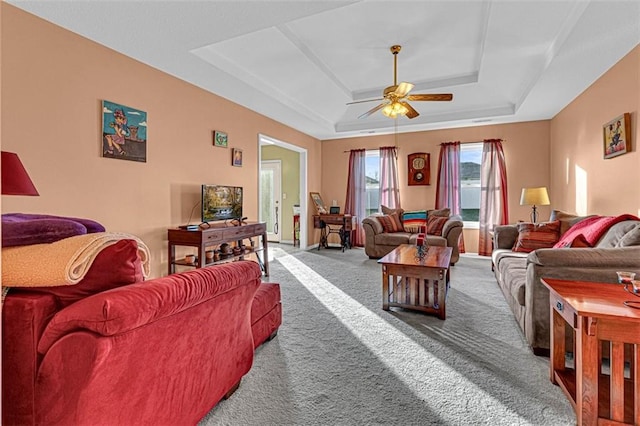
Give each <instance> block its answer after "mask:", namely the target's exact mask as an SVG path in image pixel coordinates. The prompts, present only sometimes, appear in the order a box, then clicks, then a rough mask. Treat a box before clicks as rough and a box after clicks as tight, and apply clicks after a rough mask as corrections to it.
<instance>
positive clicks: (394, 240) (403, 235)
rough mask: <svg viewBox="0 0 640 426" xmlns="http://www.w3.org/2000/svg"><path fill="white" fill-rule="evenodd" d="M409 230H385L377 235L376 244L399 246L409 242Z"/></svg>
mask: <svg viewBox="0 0 640 426" xmlns="http://www.w3.org/2000/svg"><path fill="white" fill-rule="evenodd" d="M410 236H411V234H410V233H409V232H385V233H382V234H378V235H376V236H375V238H374V239H375V241H374V242H375V244H376V245H382V246H399V245H400V244H409V237H410Z"/></svg>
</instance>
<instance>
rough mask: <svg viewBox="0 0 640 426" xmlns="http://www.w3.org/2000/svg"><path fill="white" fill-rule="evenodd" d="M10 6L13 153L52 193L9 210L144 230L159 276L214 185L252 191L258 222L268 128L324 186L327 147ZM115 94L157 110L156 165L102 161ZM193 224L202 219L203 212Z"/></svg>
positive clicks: (151, 160)
mask: <svg viewBox="0 0 640 426" xmlns="http://www.w3.org/2000/svg"><path fill="white" fill-rule="evenodd" d="M0 7H1V8H2V24H1V29H2V33H1V35H2V37H1V40H2V47H1V49H2V88H1V90H2V149H3V150H7V151H15V152H17V153H18V154H19V155H20V158H21V159H22V161H23V163H24V164H25V166H26V168H27V170H28V171H29V174H30V175H31V178H32V179H33V181H34V183H35V185H36V187H37V188H38V191H39V192H40V197H3V199H2V211H3V212H31V213H49V214H59V215H69V216H80V217H88V218H93V219H95V220H98V221H99V222H101V223H103V224H104V225H105V226H106V228H107V230H109V231H122V232H129V233H132V234H135V235H137V236H139V237H140V238H142V239H143V240H144V241H145V242H146V243H147V244H148V245H149V248H150V249H151V263H152V275H153V276H159V275H165V274H166V270H167V263H166V262H167V253H166V229H167V227H172V226H177V225H181V224H185V223H187V221H188V220H189V217H190V212H191V210H192V208H193V207H194V205H196V204H197V203H198V201H199V198H200V185H201V184H202V183H218V184H232V185H241V186H243V187H244V188H245V200H244V212H245V215H246V216H248V217H249V219H250V220H255V219H257V217H258V212H257V203H258V200H257V199H258V192H257V182H258V173H257V171H258V134H259V133H262V134H265V135H268V136H271V137H273V138H276V139H278V140H281V141H284V142H288V143H291V144H294V145H296V146H299V147H302V148H305V149H307V150H308V160H309V166H308V173H309V176H308V188H309V191H319V190H320V189H321V180H320V173H321V170H320V166H319V163H320V156H321V150H322V148H321V143H320V141H319V140H317V139H315V138H313V137H310V136H308V135H305V134H303V133H301V132H298V131H296V130H293V129H291V128H290V127H287V126H284V125H282V124H280V123H278V122H276V121H274V120H271V119H269V118H267V117H265V116H262V115H260V114H257V113H255V112H252V111H250V110H248V109H246V108H244V107H241V106H239V105H237V104H234V103H231V102H229V101H227V100H225V99H222V98H220V97H218V96H216V95H213V94H211V93H209V92H206V91H204V90H202V89H199V88H197V87H195V86H193V85H191V84H188V83H185V82H184V81H181V80H179V79H176V78H174V77H172V76H170V75H168V74H165V73H163V72H160V71H158V70H156V69H154V68H151V67H149V66H147V65H144V64H142V63H140V62H138V61H135V60H133V59H131V58H129V57H126V56H124V55H122V54H120V53H117V52H115V51H113V50H110V49H108V48H105V47H104V46H101V45H99V44H97V43H94V42H92V41H90V40H87V39H85V38H83V37H80V36H78V35H76V34H74V33H72V32H69V31H67V30H65V29H63V28H61V27H58V26H55V25H53V24H51V23H49V22H47V21H44V20H42V19H39V18H37V17H34V16H33V15H30V14H28V13H26V12H23V11H21V10H19V9H17V8H15V7H13V6H11V5H8V4H6V3H2V4H1V5H0ZM105 99H106V100H109V101H113V102H117V103H121V104H123V105H127V106H131V107H134V108H138V109H141V110H143V111H146V112H147V114H148V115H147V117H148V138H147V139H148V140H147V162H146V163H137V162H132V161H123V160H115V159H108V158H102V157H101V152H100V150H101V119H102V118H101V101H102V100H105ZM214 129H217V130H222V131H225V132H227V133H228V135H229V148H228V149H225V148H217V147H213V146H212V141H211V140H212V131H213V130H214ZM231 147H236V148H241V149H243V150H244V165H243V167H242V168H239V167H232V166H231V149H230V148H231ZM309 213H311V212H310V211H309ZM311 214H312V213H311ZM191 221H192V222H193V223H198V222H199V208H198V207H196V209H195V212H194V216H193V218H192V219H191ZM309 234H310V235H313V223H310V224H309ZM310 243H313V241H310Z"/></svg>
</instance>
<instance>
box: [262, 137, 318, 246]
mask: <svg viewBox="0 0 640 426" xmlns="http://www.w3.org/2000/svg"><path fill="white" fill-rule="evenodd" d="M268 160H281V179H280V183H281V189H280V194H281V196H280V199H279V204H278V206H279V209H278V211H279V218H278V236H279V237H280V240H279V241H280V243H281V244H294V235H295V236H296V238H295V239H296V240H297V241H296V242H297V243H298V244H299V246H300V248H301V249H303V250H304V249H306V248H307V227H308V225H307V223H308V219H307V209H308V207H307V205H308V200H307V198H308V195H307V194H308V192H307V150H306V149H305V148H301V147H299V146H296V145H293V144H290V143H288V142H283V141H280V140H278V139H274V138H272V137H270V136H266V135H264V134H258V166H259V167H260V170H258V185H257V187H258V191H259V192H258V212H259V213H260V220H261V221H264V222H266V221H267V219H266V216H265V217H263V216H262V215H263V211H264V210H266V209H269V210H270V211H271V212H270V213H271V214H274V212H275V208H274V207H275V206H271V207H263V203H265V204H268V203H269V201H265V197H263V194H262V193H263V185H262V176H263V175H262V167H263V162H265V161H268ZM297 212H299V213H300V215H299V216H298V217H297V218H294V216H295V215H296V214H297ZM295 220H299V234H298V233H296V232H295V229H297V228H296V227H295V225H294V221H295ZM271 223H272V224H273V223H274V222H273V221H271ZM296 224H297V223H296Z"/></svg>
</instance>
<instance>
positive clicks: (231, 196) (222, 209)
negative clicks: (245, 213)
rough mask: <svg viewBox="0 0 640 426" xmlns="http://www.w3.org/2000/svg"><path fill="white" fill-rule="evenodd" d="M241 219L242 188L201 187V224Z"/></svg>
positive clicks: (222, 186) (224, 186) (223, 186)
mask: <svg viewBox="0 0 640 426" xmlns="http://www.w3.org/2000/svg"><path fill="white" fill-rule="evenodd" d="M240 218H242V187H241V186H227V185H206V184H205V185H202V222H214V221H216V220H228V219H240Z"/></svg>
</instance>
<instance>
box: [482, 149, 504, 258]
mask: <svg viewBox="0 0 640 426" xmlns="http://www.w3.org/2000/svg"><path fill="white" fill-rule="evenodd" d="M508 223H509V204H508V199H507V168H506V165H505V159H504V151H503V149H502V140H501V139H485V141H484V145H483V147H482V165H481V168H480V230H479V241H478V254H479V255H481V256H491V251H492V249H493V246H492V244H491V236H490V235H489V232H491V231H492V230H493V228H494V226H496V225H506V224H508Z"/></svg>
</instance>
